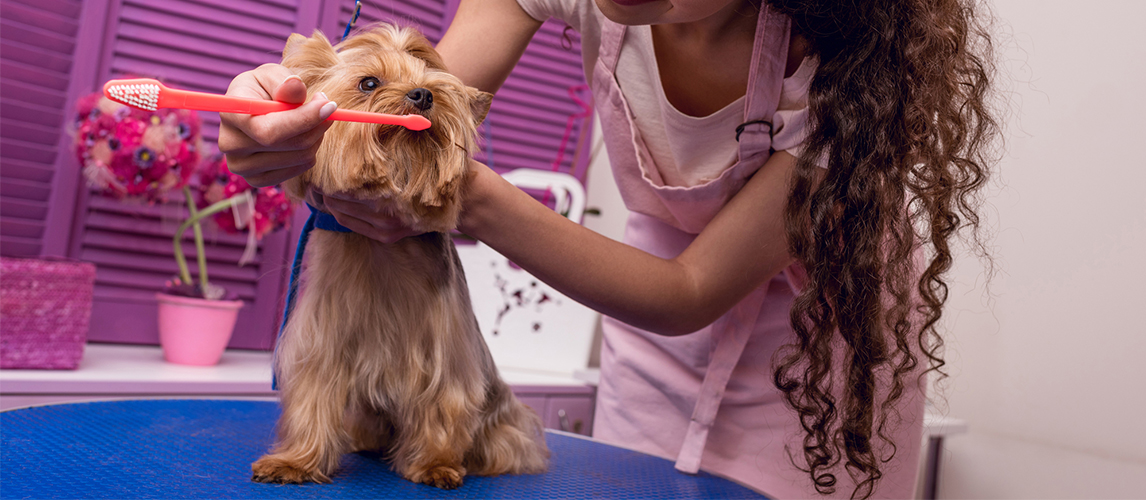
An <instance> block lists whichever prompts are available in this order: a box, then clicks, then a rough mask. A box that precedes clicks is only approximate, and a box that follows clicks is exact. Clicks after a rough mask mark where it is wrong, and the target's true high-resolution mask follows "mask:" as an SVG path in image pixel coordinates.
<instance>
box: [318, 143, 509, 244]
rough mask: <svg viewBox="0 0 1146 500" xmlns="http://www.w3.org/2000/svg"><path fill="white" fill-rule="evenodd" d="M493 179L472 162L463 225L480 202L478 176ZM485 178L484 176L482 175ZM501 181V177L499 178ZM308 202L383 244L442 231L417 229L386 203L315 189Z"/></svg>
mask: <svg viewBox="0 0 1146 500" xmlns="http://www.w3.org/2000/svg"><path fill="white" fill-rule="evenodd" d="M481 174H485V175H494V176H497V173H495V172H494V171H492V170H490V169H489V167H487V166H485V165H483V164H482V163H481V162H478V161H475V160H472V159H471V160H469V165H468V167H467V172H466V174H465V175H466V182H465V183H463V184H462V192H461V194H460V196H461V198H462V207H461V209H462V213H461V214H460V215H459V217H458V219H459V221H458V222H459V229H461V227H460V225H461V224H462V223H464V219H465V210H466V208H467V205H468V203H469V202H471V201H474V202H476V201H478V200H477V198H478V197H480V196H482V195H481V194H479V193H478V192H477V190H476V189H475V186H476V184H475V182H474V181H475V180H476V179H477V178H478V177H479V175H481ZM482 176H483V177H484V175H482ZM498 178H500V176H498ZM306 202H307V203H309V204H311V206H313V207H315V208H318V209H320V210H323V211H325V212H328V213H330V214H331V215H333V216H334V218H335V220H337V221H338V223H339V224H342V225H343V226H346V227H347V228H349V229H350V230H351V231H354V232H356V233H358V234H361V235H362V236H365V237H367V238H370V239H372V240H376V241H379V242H382V243H387V244H389V243H394V242H396V241H398V240H400V239H402V238H405V237H407V236H414V235H418V234H423V233H428V232H431V231H436V230H439V229H435V228H428V227H418V226H417V224H413V223H410V222H409V221H408V220H403V218H401V217H400V216H398V215H396V214H395V213H394V211H393V210H392V208H391V206H390V204H389V203H387V202H386V201H385V200H360V199H358V198H355V197H354V196H351V195H350V194H347V193H321V192H319V191H317V190H315V189H314V188H313V187H312V188H311V189H310V190H309V191H308V192H307V194H306ZM463 232H464V231H463Z"/></svg>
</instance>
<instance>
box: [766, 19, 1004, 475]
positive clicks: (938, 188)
mask: <svg viewBox="0 0 1146 500" xmlns="http://www.w3.org/2000/svg"><path fill="white" fill-rule="evenodd" d="M767 1H768V2H769V4H771V5H772V6H774V7H775V8H777V9H778V10H780V11H782V12H784V13H785V14H787V15H788V16H790V17H791V19H792V22H793V30H795V32H796V33H798V34H800V35H802V36H803V37H804V38H805V39H807V40H808V42H809V55H810V56H814V57H816V58H817V59H818V62H819V67H818V69H817V71H816V74H815V76H814V77H813V79H812V82H811V86H810V87H809V91H808V106H809V109H810V114H811V120H810V127H811V132H810V136H809V138H808V141H807V143H806V146H805V149H804V153H803V154H802V155H801V157H800V158H799V160H798V163H797V167H796V173H795V174H794V178H793V181H792V189H791V194H790V198H789V201H788V206H787V209H786V212H785V217H786V225H787V231H788V238H789V244H790V247H791V252H792V255H793V256H794V257H795V258H796V259H797V260H798V261H799V262H800V263H802V264H803V266H804V268H805V269H806V271H807V274H808V282H807V284H806V285H805V287H804V288H803V290H802V292H801V293H800V294H799V295H798V296H797V297H796V299H795V302H794V304H793V306H792V310H791V321H792V326H793V328H794V329H795V332H796V337H797V339H796V341H795V343H793V344H792V345H789V346H786V348H785V350H783V351H782V352H781V356H780V357H779V358H777V365H776V369H775V373H774V376H775V383H776V386H777V387H778V388H779V389H780V390H781V391H783V392H784V394H785V397H786V400H787V403H788V404H789V405H791V406H792V407H793V408H794V409H795V410H796V412H797V414H798V416H799V418H800V422H801V424H802V426H803V429H804V431H805V436H804V439H803V449H802V450H801V451H802V455H803V459H804V463H798V466H799V467H801V468H802V469H803V470H805V471H806V472H808V473H809V474H810V475H811V478H812V480H813V482H814V484H815V486H816V489H817V491H819V492H820V493H822V494H827V493H832V492H834V491H835V485H836V476H835V474H834V473H833V471H835V470H836V467H837V466H838V465H839V464H840V463H841V462H842V463H843V464H844V468H845V470H846V471H847V473H848V474H849V475H850V476H851V477H852V478H853V480H854V482H855V484H856V487H855V489H854V490H853V491H852V497H853V498H866V497H869V496H870V495H871V494H872V492H873V491H875V487H876V484H877V483H878V481H879V480H880V477H881V475H882V473H881V470H880V465H881V463H883V462H886V461H888V460H890V459H891V456H893V455H894V454H895V445H894V443H892V441H891V439H890V437H889V435H890V431H891V429H892V428H893V427H894V426H895V425H896V424H897V420H898V419H897V417H898V414H897V413H896V412H895V403H896V402H897V401H898V400H899V399H900V398H902V397H903V396H904V394H905V391H908V390H916V389H915V388H914V387H916V386H917V384H924V383H925V380H924V378H925V377H924V376H925V374H926V373H927V372H928V371H938V372H939V373H940V374H942V371H941V370H940V369H941V368H942V367H943V365H944V361H943V357H942V352H941V350H942V346H943V341H942V339H941V338H940V336H939V333H938V332H937V330H936V324H937V322H938V321H939V318H940V316H941V314H942V308H943V304H944V302H946V300H947V292H948V287H947V283H946V281H945V277H944V274H945V273H946V272H947V271H948V270H949V269H950V268H951V264H952V249H951V244H952V243H953V241H952V240H953V239H954V238H955V237H956V236H958V233H959V231H960V230H961V229H965V228H970V229H971V235H972V236H973V237H974V240H973V241H974V242H975V243H978V244H979V246H978V247H977V248H980V249H981V248H982V244H981V242H980V239H979V231H978V230H979V224H980V219H979V216H978V214H977V210H978V204H979V198H978V194H979V190H980V188H981V187H982V186H983V185H984V184H985V182H986V180H987V177H988V170H989V167H990V166H991V165H992V164H993V163H994V162H995V159H994V155H995V153H996V151H995V149H994V146H995V143H996V139H997V138H998V136H999V133H998V123H997V122H996V119H995V117H994V116H993V109H992V104H993V102H992V93H991V86H990V84H991V80H992V78H993V75H994V59H993V57H994V56H993V47H992V44H991V37H990V34H989V33H988V31H987V28H986V27H985V24H984V23H983V22H982V21H983V19H982V17H980V16H981V13H977V10H980V9H981V8H982V7H981V6H979V5H976V0H851V1H846V2H841V1H839V0H767ZM825 160H826V162H827V171H826V172H823V173H822V172H818V170H819V167H818V166H817V162H822V161H825ZM821 175H822V178H821ZM984 255H985V254H984ZM877 387H878V388H879V389H878V390H877ZM889 419H890V421H889ZM881 444H882V445H881ZM789 452H790V454H792V455H793V457H792V458H793V461H794V462H796V455H797V454H798V453H799V451H796V450H789Z"/></svg>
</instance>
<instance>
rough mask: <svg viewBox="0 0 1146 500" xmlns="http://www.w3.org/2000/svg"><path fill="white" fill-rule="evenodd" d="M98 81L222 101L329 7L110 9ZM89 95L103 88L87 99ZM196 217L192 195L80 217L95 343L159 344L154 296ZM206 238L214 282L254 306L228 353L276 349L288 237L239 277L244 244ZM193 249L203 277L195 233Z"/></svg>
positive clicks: (91, 206) (279, 0) (140, 4)
mask: <svg viewBox="0 0 1146 500" xmlns="http://www.w3.org/2000/svg"><path fill="white" fill-rule="evenodd" d="M111 4H112V5H111V9H110V17H109V19H110V21H109V23H108V27H107V33H106V36H105V37H104V39H103V44H102V49H99V50H98V53H96V52H97V51H96V50H93V53H92V54H88V55H87V56H88V57H99V58H100V60H101V61H103V63H102V64H101V67H100V71H99V75H100V78H99V81H100V82H103V81H106V80H107V79H110V78H121V77H128V76H142V77H153V78H159V79H161V80H163V81H165V82H166V83H167V84H169V85H171V86H172V87H175V88H182V89H188V90H198V91H204V92H213V93H220V94H221V93H224V92H226V89H227V86H228V84H229V83H230V82H231V79H232V78H234V76H235V75H237V74H239V73H241V72H243V71H246V70H249V69H251V68H254V67H256V66H258V65H260V64H262V63H266V62H277V61H278V60H279V59H280V57H281V56H280V54H281V52H282V46H283V43H284V42H285V40H286V38H287V37H288V36H289V35H290V34H291V33H292V32H296V31H297V32H304V33H306V32H309V31H311V30H312V29H313V28H314V26H315V24H316V23H317V22H318V19H319V17H320V16H321V6H322V4H321V2H320V1H319V0H264V1H256V0H172V1H163V2H155V1H150V0H112V2H111ZM89 90H95V89H94V88H93V89H89ZM200 116H201V117H202V118H203V122H204V123H203V125H204V126H203V136H204V139H205V140H206V141H207V143H208V150H210V151H214V150H215V145H214V142H215V141H216V140H217V138H218V126H219V116H218V114H217V113H200ZM185 215H186V207H185V205H184V202H183V199H182V196H180V195H175V196H173V197H172V199H171V200H170V201H169V202H168V203H165V204H161V205H156V206H145V205H139V204H130V203H121V202H117V201H115V200H111V199H107V198H103V197H99V196H87V197H86V198H85V199H83V200H81V207H80V209H79V210H77V217H76V220H75V230H74V233H73V237H72V243H71V246H72V251H71V255H72V256H74V257H77V258H80V259H83V260H86V261H91V262H94V263H96V265H97V274H96V290H95V304H94V306H93V310H92V321H91V324H92V328H91V334H90V336H89V339H90V340H95V341H108V342H127V343H156V341H157V338H158V332H157V330H156V326H155V323H156V321H155V314H156V312H155V311H156V308H155V299H154V293H155V292H156V291H157V290H159V289H161V288H162V287H163V284H164V282H165V281H166V280H168V279H170V278H171V277H173V276H174V275H175V273H176V272H177V270H176V269H177V268H176V266H175V263H174V260H173V259H172V256H171V237H172V235H173V234H174V230H175V228H176V227H177V225H178V224H177V221H178V220H180V219H182V218H183V217H184V216H185ZM205 232H206V233H207V234H206V236H207V239H208V245H207V250H206V253H207V258H208V263H209V266H210V267H209V272H210V273H211V281H212V282H214V283H217V284H219V285H222V286H224V287H226V288H227V289H228V290H231V291H234V292H236V293H238V295H239V297H240V298H241V299H243V300H244V301H246V302H247V304H246V306H245V307H244V308H243V310H242V312H241V313H240V315H239V320H238V324H237V325H236V327H235V334H234V336H233V337H232V340H231V343H230V347H235V348H250V349H268V348H270V347H271V346H272V345H273V342H274V338H275V336H276V333H277V329H278V323H279V317H278V315H279V310H280V307H281V306H280V304H281V298H282V290H283V284H284V273H285V271H286V269H287V266H288V265H289V256H288V254H287V251H288V247H289V245H288V243H287V239H288V237H289V234H290V231H279V232H276V233H272V234H269V235H267V236H266V237H265V238H264V239H263V241H262V242H261V244H260V248H259V252H258V257H257V258H256V259H255V262H253V263H251V264H248V265H246V266H244V267H239V266H238V265H237V261H238V258H239V255H240V254H241V253H242V251H243V247H244V246H245V242H246V239H245V236H243V235H228V234H223V233H214V234H212V232H211V231H210V230H207V231H205ZM183 249H184V252H185V253H186V254H187V256H188V260H189V262H190V264H191V266H192V274H193V275H194V274H195V271H194V259H195V249H194V244H193V240H192V238H191V231H188V232H187V233H186V234H185V236H184V240H183Z"/></svg>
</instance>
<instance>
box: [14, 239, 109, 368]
mask: <svg viewBox="0 0 1146 500" xmlns="http://www.w3.org/2000/svg"><path fill="white" fill-rule="evenodd" d="M94 286H95V265H93V264H90V263H87V262H74V261H66V260H40V259H15V258H8V257H0V368H42V369H75V368H76V367H77V366H79V364H80V359H81V358H83V355H84V342H85V341H86V340H87V336H88V323H89V321H90V320H91V312H92V289H93V288H94Z"/></svg>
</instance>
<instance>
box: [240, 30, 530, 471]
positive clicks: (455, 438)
mask: <svg viewBox="0 0 1146 500" xmlns="http://www.w3.org/2000/svg"><path fill="white" fill-rule="evenodd" d="M282 63H283V65H284V66H286V67H287V68H290V69H291V70H292V71H293V72H295V73H296V74H298V75H299V76H300V77H301V78H302V80H303V83H305V84H306V86H307V89H308V92H309V93H311V94H312V95H313V93H316V92H320V91H321V92H325V93H326V95H327V96H328V97H329V98H330V99H332V100H334V101H335V102H337V103H338V105H339V107H341V108H344V109H357V110H366V111H374V112H381V113H391V114H407V113H420V114H422V115H423V116H425V117H426V118H428V119H429V120H430V121H431V122H432V123H433V125H432V126H431V127H430V128H429V129H427V130H424V131H420V132H415V131H410V130H406V129H404V128H401V127H397V126H393V125H374V124H365V123H348V122H337V123H335V124H333V125H332V126H331V127H330V129H329V130H328V131H327V132H326V135H325V136H324V139H323V141H322V145H321V146H320V147H319V150H318V152H317V156H316V164H315V166H314V168H312V169H311V170H309V171H308V172H306V173H304V174H302V175H301V176H299V177H296V178H294V179H292V180H290V181H288V183H287V185H286V188H287V191H288V193H289V194H290V195H291V196H292V197H294V198H296V199H300V200H301V199H304V198H305V195H306V193H307V192H308V191H309V190H311V189H312V188H313V189H314V190H316V191H318V192H320V193H346V194H350V195H353V196H354V197H355V198H357V199H360V200H369V202H371V203H374V204H375V205H376V206H379V207H382V208H383V209H384V210H387V211H389V212H390V213H391V214H393V215H395V216H397V217H399V218H400V219H402V220H404V221H406V222H409V223H411V225H415V226H416V227H422V228H430V229H432V230H433V231H435V232H430V233H427V234H423V235H420V236H412V237H409V238H405V239H403V240H400V241H398V242H396V243H393V244H384V243H380V242H377V241H374V240H371V239H369V238H366V237H364V236H361V235H358V234H355V233H340V232H332V231H324V230H321V229H315V230H314V232H313V233H312V234H311V236H310V240H309V245H308V246H307V248H306V255H305V271H304V273H303V279H302V280H301V281H302V282H301V284H300V292H299V296H298V298H297V303H296V305H295V307H294V310H293V312H292V313H291V316H290V319H289V320H288V321H287V324H286V327H285V329H284V331H283V334H282V338H281V339H280V340H279V346H278V348H277V354H276V376H277V379H278V383H279V387H280V394H281V400H282V402H281V404H282V416H281V417H280V418H279V421H278V427H277V434H278V436H277V440H276V443H275V445H274V449H273V451H272V453H270V454H267V455H264V456H263V457H262V458H260V459H259V460H258V461H256V462H255V463H254V464H253V465H252V469H253V471H254V476H253V480H255V481H259V482H273V483H304V482H330V477H331V475H332V474H333V473H334V471H335V469H336V468H337V467H338V465H339V461H340V459H341V457H342V455H343V454H345V453H348V452H353V451H367V450H370V451H378V452H381V453H382V454H383V456H384V457H386V459H387V460H389V461H390V464H391V467H392V468H393V469H394V470H395V471H396V472H397V473H399V474H400V475H402V476H403V477H405V478H406V479H408V480H410V481H413V482H418V483H425V484H429V485H433V486H436V487H439V488H446V489H450V488H457V487H458V486H460V485H461V484H462V479H463V477H464V476H465V475H466V474H476V475H497V474H534V473H540V472H543V471H545V469H546V466H547V462H548V457H549V450H548V449H547V448H546V445H545V440H544V435H543V431H542V425H541V419H540V418H538V416H537V414H536V413H535V412H534V411H533V410H531V409H530V408H528V407H526V406H525V405H524V404H522V403H521V402H520V401H518V399H517V398H516V397H514V395H513V392H511V391H510V388H509V386H508V385H507V384H506V383H505V382H504V381H503V380H501V378H500V377H499V376H498V372H497V367H496V366H494V363H493V358H492V357H491V356H490V352H489V349H488V348H487V347H486V345H485V341H484V340H483V339H482V336H481V332H480V331H479V330H478V323H477V320H476V318H475V316H474V313H473V309H472V306H471V303H470V298H469V292H468V290H467V288H466V279H465V275H464V274H463V271H462V265H461V262H460V260H459V259H458V254H457V251H456V249H455V248H454V244H453V240H452V239H451V237H450V235H449V231H450V230H451V229H453V228H454V227H455V226H456V224H457V219H458V211H459V204H460V202H461V200H460V192H461V187H462V184H463V183H464V181H465V172H466V163H467V161H468V160H469V156H470V152H472V151H474V150H475V144H476V143H475V135H476V129H477V126H478V124H480V123H481V121H482V120H483V119H484V118H485V115H486V113H487V112H488V111H489V105H490V101H491V99H492V96H491V95H490V94H488V93H485V92H481V91H478V90H477V89H474V88H472V87H467V86H465V85H464V84H463V83H462V82H461V80H459V79H458V78H457V77H455V76H453V75H451V74H449V73H447V72H446V68H445V65H444V64H443V62H442V59H441V57H440V56H439V55H438V53H437V52H436V51H435V50H434V48H433V46H431V45H430V43H429V42H428V41H427V40H426V39H425V38H424V37H423V36H422V35H421V34H420V33H418V32H417V31H415V30H413V29H410V28H397V27H394V26H390V25H378V26H376V27H372V28H371V29H369V30H367V31H364V32H362V33H360V34H357V35H355V36H353V37H351V38H348V39H347V40H345V41H343V42H341V43H339V44H338V45H337V46H331V44H330V42H329V41H328V40H327V39H326V37H324V36H323V35H322V33H319V32H315V33H314V35H313V36H311V37H310V38H307V37H304V36H302V35H299V34H293V35H291V37H290V39H289V40H287V43H286V48H285V49H284V50H283V62H282ZM310 202H311V203H312V205H316V207H317V208H319V209H320V210H321V209H322V196H321V195H315V196H312V197H311V198H310Z"/></svg>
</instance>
